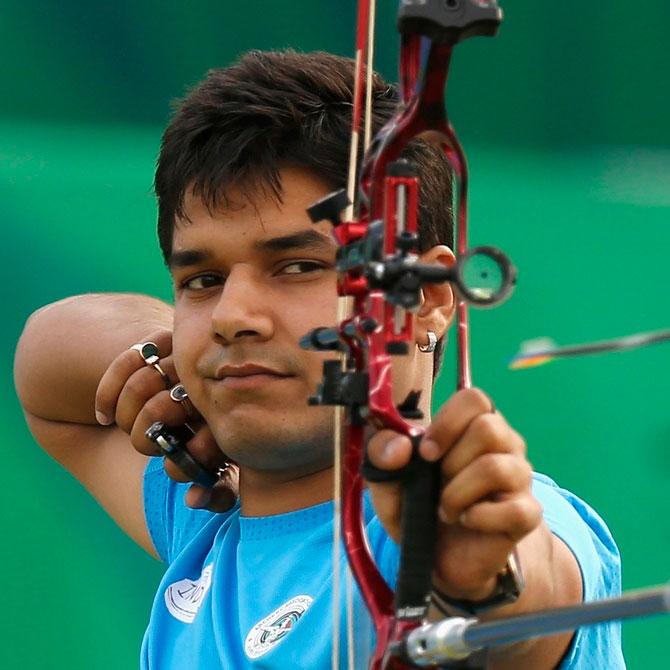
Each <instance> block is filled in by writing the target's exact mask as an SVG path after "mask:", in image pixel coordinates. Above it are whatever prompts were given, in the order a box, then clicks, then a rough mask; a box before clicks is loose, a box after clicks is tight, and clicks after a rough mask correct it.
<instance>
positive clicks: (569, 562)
mask: <svg viewBox="0 0 670 670" xmlns="http://www.w3.org/2000/svg"><path fill="white" fill-rule="evenodd" d="M411 449H412V447H411V443H410V441H409V439H407V438H405V437H398V436H394V434H393V433H392V432H390V431H382V432H380V433H377V435H375V436H374V437H373V438H372V439H371V440H370V442H369V444H368V452H369V454H370V459H371V460H372V462H373V464H374V465H375V466H377V467H381V468H384V469H390V470H393V469H397V468H399V467H403V466H404V465H405V464H406V463H407V461H408V460H409V458H410V456H411V453H412V452H411ZM420 452H421V455H422V456H423V457H424V458H426V459H427V460H431V461H434V462H439V464H440V468H441V472H442V475H443V488H442V491H441V495H440V505H439V516H440V521H439V528H438V546H437V550H436V560H435V566H434V568H435V569H434V574H433V579H434V583H435V586H436V587H437V588H438V589H439V591H440V592H442V593H443V594H445V596H446V599H447V600H451V601H454V602H458V601H470V602H471V603H476V602H484V601H486V600H487V598H488V597H489V596H490V595H492V594H493V593H494V592H495V590H496V576H497V574H498V573H499V572H500V571H501V570H502V569H503V568H504V567H505V564H506V562H507V559H508V556H509V555H510V553H511V552H512V551H513V550H514V549H516V550H517V551H518V555H519V559H520V563H521V566H522V569H523V572H524V576H525V579H526V588H525V589H524V591H523V593H522V594H521V596H520V597H519V599H518V600H517V601H516V602H514V603H513V604H511V605H507V606H505V607H497V608H495V609H491V610H489V611H487V612H486V614H485V615H484V616H482V618H483V619H495V618H498V617H501V616H506V615H512V614H521V613H524V612H532V611H536V610H539V609H544V608H549V607H559V606H562V605H568V604H573V603H578V602H580V601H581V599H582V582H581V573H580V569H579V566H578V564H577V561H576V559H575V557H574V556H573V555H572V553H571V551H570V550H569V549H568V548H567V546H566V545H565V544H564V543H563V542H562V541H561V540H560V539H559V538H558V537H556V536H555V535H553V534H552V533H551V531H550V530H549V528H548V527H547V525H546V524H545V523H544V521H543V518H542V507H541V505H540V503H539V502H538V501H537V500H536V499H535V497H534V496H533V494H532V489H531V486H532V468H531V466H530V464H529V463H528V461H527V459H526V445H525V443H524V441H523V439H522V438H521V436H520V435H518V433H516V432H515V431H514V430H513V429H512V428H511V427H510V426H509V425H508V424H507V422H506V421H505V420H504V418H503V417H502V415H500V414H499V413H498V412H495V410H493V408H492V403H491V401H490V400H489V399H488V397H487V396H486V395H485V394H483V393H482V392H481V391H478V390H476V389H471V390H467V391H460V392H458V393H456V394H455V395H454V396H453V397H452V398H451V399H450V400H449V401H448V402H447V403H446V404H445V405H444V406H443V407H442V408H441V409H440V411H439V412H438V413H437V414H436V416H435V417H433V420H432V422H431V425H430V426H429V428H428V429H427V432H426V436H425V438H424V440H423V442H422V445H421V447H420ZM370 489H371V492H372V497H373V502H374V505H375V510H376V512H377V514H378V516H379V518H380V521H381V522H382V523H383V525H384V527H385V528H386V530H387V532H388V533H389V534H390V535H391V537H393V538H394V539H396V540H399V539H400V535H401V533H400V506H401V490H400V486H399V485H398V484H396V483H384V484H371V485H370ZM571 638H572V635H571V634H563V635H558V636H554V637H549V638H542V639H538V640H531V641H528V642H523V643H519V644H515V645H511V646H508V647H504V648H501V649H499V650H495V651H492V652H491V654H490V657H489V662H488V666H487V667H488V668H490V669H491V670H493V669H494V668H495V670H507V669H508V668H510V669H513V670H516V669H517V668H533V670H550V669H552V668H555V667H557V665H558V664H559V663H560V661H561V658H562V657H563V656H564V654H565V652H566V650H567V649H568V646H569V643H570V640H571Z"/></svg>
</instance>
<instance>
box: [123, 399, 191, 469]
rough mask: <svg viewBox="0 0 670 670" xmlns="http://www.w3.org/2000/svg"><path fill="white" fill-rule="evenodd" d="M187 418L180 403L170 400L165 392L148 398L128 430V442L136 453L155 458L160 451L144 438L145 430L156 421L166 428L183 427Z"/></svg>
mask: <svg viewBox="0 0 670 670" xmlns="http://www.w3.org/2000/svg"><path fill="white" fill-rule="evenodd" d="M186 420H187V416H186V412H185V411H184V408H183V407H182V405H181V403H178V402H175V401H174V400H172V398H170V393H169V392H168V391H166V390H163V391H161V392H160V393H158V394H156V395H154V396H153V397H151V398H149V400H147V401H146V402H145V403H144V405H143V406H142V409H141V410H140V411H139V413H138V414H137V418H136V419H135V421H134V423H133V425H132V428H131V430H130V441H131V442H132V444H133V446H134V447H135V449H137V451H139V452H140V453H142V454H146V455H147V456H155V455H157V454H160V453H161V451H160V449H159V448H158V446H157V445H156V444H155V443H154V442H153V441H152V440H150V439H149V438H148V437H147V436H146V434H145V433H146V431H147V429H148V428H149V427H150V426H151V425H152V424H153V423H155V422H156V421H161V422H162V423H164V424H165V425H166V426H183V425H184V423H186Z"/></svg>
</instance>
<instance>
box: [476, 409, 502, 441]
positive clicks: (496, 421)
mask: <svg viewBox="0 0 670 670" xmlns="http://www.w3.org/2000/svg"><path fill="white" fill-rule="evenodd" d="M473 424H474V428H475V430H476V431H477V438H478V439H479V441H480V442H481V443H482V444H483V445H484V446H485V447H487V448H488V449H494V448H496V447H500V446H501V445H502V444H504V443H505V438H506V437H507V431H506V429H505V426H504V425H503V422H502V419H501V417H500V416H498V415H496V414H480V415H479V416H478V417H477V418H476V419H475V420H474V421H473Z"/></svg>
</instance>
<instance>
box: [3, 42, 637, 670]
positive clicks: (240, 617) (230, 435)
mask: <svg viewBox="0 0 670 670" xmlns="http://www.w3.org/2000/svg"><path fill="white" fill-rule="evenodd" d="M351 88H352V64H351V63H350V61H348V60H345V59H341V58H337V57H334V56H330V55H327V54H323V53H317V54H310V55H300V54H296V53H293V52H281V53H265V54H264V53H251V54H248V55H246V56H245V57H243V58H242V59H241V60H240V61H239V62H238V63H237V64H236V65H234V66H232V67H230V68H227V69H225V70H216V71H212V72H211V73H210V74H209V76H208V78H207V79H206V80H205V81H204V82H203V83H202V84H201V85H199V86H198V87H196V88H195V89H194V90H193V91H192V92H191V93H190V95H189V96H188V97H187V99H186V100H185V101H184V102H183V103H182V104H181V106H180V108H179V110H178V111H177V113H176V115H175V117H174V119H173V120H172V122H171V123H170V125H169V127H168V128H167V130H166V132H165V134H164V137H163V142H162V146H161V153H160V156H159V160H158V168H157V172H156V192H157V195H158V205H159V221H158V233H159V240H160V243H161V248H162V250H163V253H164V256H165V260H166V262H167V264H168V267H169V269H170V272H171V274H172V277H173V281H174V294H175V301H174V307H171V306H168V305H165V304H163V303H162V302H160V301H157V300H154V299H152V298H148V297H145V296H139V295H84V296H78V297H75V298H71V299H69V300H65V301H61V302H59V303H55V304H54V305H50V306H47V307H46V308H43V309H42V310H40V311H39V312H37V313H36V314H34V315H33V316H32V317H31V319H30V321H29V323H28V324H27V326H26V329H25V331H24V334H23V336H22V338H21V342H20V344H19V349H18V353H17V362H16V382H17V388H18V390H19V395H20V397H21V400H22V403H23V405H24V408H25V411H26V416H27V419H28V422H29V424H30V427H31V429H32V431H33V433H34V435H35V437H36V439H37V441H38V442H39V443H40V444H41V445H42V446H43V447H44V448H45V449H46V450H47V451H48V452H49V453H50V454H51V455H52V456H54V457H55V458H56V459H58V460H59V461H60V462H61V463H62V464H63V465H64V466H65V467H66V468H67V469H68V470H70V472H72V473H73V474H74V476H76V477H77V478H78V479H79V480H80V481H81V482H82V483H83V485H84V486H86V487H87V488H88V490H89V491H90V492H91V493H92V494H93V495H94V496H95V497H96V498H97V500H98V501H99V502H100V503H101V504H102V505H103V506H104V507H105V509H106V510H107V511H108V512H109V513H110V514H111V515H112V517H113V518H114V519H115V520H116V521H117V522H118V523H119V525H120V526H121V527H122V528H123V529H124V530H125V531H126V532H127V533H128V534H129V535H130V536H132V537H133V538H134V539H135V540H136V541H137V542H138V543H139V544H140V545H141V546H142V547H144V548H145V549H146V550H147V551H148V552H150V553H151V554H153V555H155V556H158V557H159V558H161V559H162V560H164V561H165V562H166V563H167V564H168V568H167V572H166V574H165V577H164V579H163V581H162V582H161V585H160V587H159V589H158V592H157V596H156V600H155V602H154V605H153V609H152V614H151V619H150V622H149V627H148V630H147V633H146V636H145V640H144V644H143V649H142V667H143V668H160V669H161V670H163V669H167V668H174V669H177V668H185V667H189V668H210V667H225V668H236V669H237V668H289V667H291V668H327V667H330V658H331V647H332V632H331V627H330V625H329V622H330V621H331V612H332V597H333V594H332V581H333V572H334V570H337V571H338V572H339V573H341V574H343V573H344V570H345V561H344V558H342V559H341V561H340V564H339V565H335V566H333V563H332V558H331V551H330V544H331V537H332V503H331V502H330V501H331V497H332V488H333V487H332V460H333V457H332V449H333V448H332V443H333V439H332V437H333V436H332V430H333V429H332V425H333V420H332V419H333V417H332V410H331V409H330V408H328V407H309V406H308V405H307V398H308V396H310V395H312V394H313V393H314V390H315V388H316V386H317V384H318V382H319V380H320V378H321V370H322V362H323V360H324V358H326V357H327V356H325V355H322V354H318V353H314V352H307V351H304V350H302V349H301V348H300V346H299V344H298V342H299V340H300V338H301V337H302V336H303V335H304V334H305V333H307V332H308V331H309V330H310V329H312V328H314V327H316V326H322V325H328V324H333V323H334V322H335V314H336V291H335V282H336V273H335V269H334V266H335V252H336V246H335V243H334V241H333V239H332V237H331V235H330V229H329V225H328V224H326V223H322V224H318V225H316V226H315V225H313V224H312V223H311V222H310V221H309V219H308V217H307V214H306V212H305V210H306V207H308V206H309V205H310V204H311V203H313V202H314V201H315V200H317V199H319V198H321V197H323V196H324V195H325V194H327V193H328V192H330V191H332V190H333V189H334V188H337V187H341V186H342V185H343V184H344V182H345V180H346V165H347V155H348V141H349V117H350V113H351V105H350V100H351ZM394 97H395V94H394V91H393V89H391V88H390V87H388V86H387V85H385V84H384V83H383V82H382V81H381V80H379V79H377V80H375V93H374V100H375V115H374V121H375V127H376V128H379V127H380V126H381V124H382V123H383V122H384V121H385V120H386V119H387V118H388V117H389V115H390V114H391V113H392V110H393V107H394V104H395V102H394ZM408 158H409V159H411V160H412V161H413V162H414V163H415V164H416V165H417V168H418V169H419V173H420V175H421V184H422V210H421V230H420V243H421V250H422V260H423V261H425V262H429V263H442V264H449V263H451V262H453V254H452V252H451V250H450V246H452V234H451V221H450V214H449V212H448V211H445V209H444V207H443V206H442V204H443V203H444V202H449V201H450V200H449V197H448V195H449V179H448V167H447V165H446V164H445V161H444V159H443V158H441V156H440V155H439V154H436V153H435V152H433V151H432V150H431V149H430V148H429V147H427V146H425V145H421V144H418V145H416V146H414V147H412V148H411V149H410V150H409V151H408ZM454 302H455V301H454V296H453V293H452V291H451V288H450V287H449V286H448V285H434V286H429V287H426V288H425V290H424V299H423V303H422V305H421V307H420V309H419V311H418V314H417V317H416V347H415V348H414V349H413V351H412V352H411V353H410V355H408V356H405V357H395V359H394V392H395V393H396V394H397V395H396V399H397V400H398V401H400V400H401V399H402V398H404V397H405V396H406V395H407V393H408V391H410V390H417V389H420V390H421V391H422V398H423V400H422V409H423V410H424V413H425V415H426V417H427V418H426V419H425V424H426V426H427V433H426V438H425V439H424V441H423V443H422V445H421V448H420V451H421V455H422V456H423V458H425V459H427V460H431V461H435V462H439V463H440V466H441V469H442V472H443V474H444V478H443V488H442V492H441V496H440V502H439V515H440V526H439V541H438V547H437V551H436V556H435V565H434V582H435V586H436V588H438V589H439V591H441V592H442V593H443V594H444V595H445V597H446V599H447V600H450V599H453V600H459V601H463V600H466V601H470V603H471V605H472V608H473V609H476V608H477V605H478V603H479V604H481V603H482V602H486V600H487V599H489V598H490V597H491V595H492V594H493V593H494V591H495V590H496V588H497V576H498V574H499V573H500V571H501V570H502V569H503V568H504V566H505V564H506V561H507V559H508V556H509V555H510V553H511V552H512V551H513V550H514V549H516V550H517V551H518V555H519V557H520V561H521V565H522V568H523V572H524V575H525V579H526V587H525V589H524V590H523V592H522V593H521V595H520V596H519V597H518V599H517V600H516V601H515V602H513V603H511V604H508V605H505V606H502V607H498V608H495V609H493V610H490V611H489V612H487V613H486V615H485V616H487V617H491V618H495V617H498V616H502V615H506V614H511V613H520V612H527V611H533V610H536V609H540V608H544V607H552V606H558V605H564V604H569V603H574V602H579V601H580V600H581V599H583V598H584V599H593V598H597V597H604V596H607V595H613V594H615V593H617V592H618V589H619V561H618V554H617V550H616V547H615V545H614V543H613V541H612V538H611V536H610V535H609V532H608V531H607V529H606V527H605V526H604V524H603V523H602V521H601V520H600V519H599V518H598V517H597V515H596V514H595V513H594V512H593V511H592V510H590V508H588V506H586V505H585V504H584V503H583V502H581V501H579V500H578V499H576V498H574V497H573V496H572V495H571V494H569V493H568V492H566V491H562V490H560V489H558V488H557V487H556V486H555V485H554V484H553V483H552V482H551V481H550V480H547V479H546V478H544V477H542V476H541V475H533V474H532V470H531V467H530V465H529V463H528V461H527V459H526V449H525V444H524V442H523V439H522V438H521V437H520V436H519V435H518V434H517V433H516V432H515V431H514V430H513V429H512V428H511V427H510V426H509V425H508V424H507V423H506V421H505V420H504V418H503V417H502V416H501V414H500V413H499V412H496V411H495V409H494V407H493V404H492V402H491V400H490V399H489V398H488V397H487V396H486V395H485V394H484V393H482V392H481V391H479V390H469V391H462V392H459V393H456V394H454V395H453V396H452V397H451V398H450V399H449V400H448V401H447V402H446V403H445V405H444V406H443V407H442V408H441V409H440V411H439V412H438V413H437V414H436V415H435V416H434V417H432V419H431V418H430V400H431V388H432V382H433V377H434V373H435V370H436V369H437V367H438V366H439V356H440V353H441V349H442V346H443V344H444V343H445V342H446V334H447V329H448V326H449V324H450V323H451V321H452V317H453V312H454ZM428 333H434V334H435V335H436V336H437V338H438V340H439V342H440V347H439V348H438V350H437V351H436V352H435V353H434V354H430V353H424V352H422V351H420V349H419V346H422V345H425V344H426V343H427V342H428V340H429V335H428ZM148 341H153V342H154V343H155V344H156V346H157V349H158V360H156V359H155V358H153V359H152V358H149V363H150V364H149V365H147V364H146V361H145V360H144V359H143V356H142V355H141V354H142V353H143V352H142V344H143V343H146V342H148ZM144 353H145V356H144V358H147V356H146V349H145V350H144ZM167 380H169V385H170V386H171V385H173V384H176V382H177V381H179V382H181V384H183V386H184V387H185V389H186V390H187V391H188V395H189V399H190V403H192V406H190V405H188V404H187V403H184V402H178V401H175V399H173V398H172V397H171V396H170V393H169V391H168V389H167V388H166V381H167ZM173 395H174V394H173ZM194 408H195V409H197V415H196V413H195V409H194ZM157 420H160V421H163V422H165V423H166V424H167V425H169V426H179V425H182V424H184V423H185V422H189V424H190V425H192V426H193V427H194V428H195V429H196V430H197V432H196V435H195V437H194V438H193V439H192V440H191V441H190V442H189V444H188V447H189V451H190V452H191V454H192V455H193V456H194V457H195V458H196V459H197V460H198V461H199V462H201V463H202V464H203V465H205V466H206V467H207V468H208V469H210V470H211V471H216V470H217V469H218V468H220V467H223V466H225V463H226V462H227V461H228V460H229V459H232V460H233V461H234V462H235V463H236V464H237V468H239V501H238V502H235V488H236V482H235V476H236V473H237V468H233V467H228V468H226V469H225V471H224V474H223V476H222V477H221V480H220V481H219V484H217V486H216V487H215V489H214V491H213V493H212V494H210V493H209V492H207V491H206V490H205V489H203V488H201V487H198V486H193V487H191V488H190V489H188V486H187V485H186V484H177V483H175V481H173V480H179V481H182V482H185V481H187V480H188V477H186V476H185V474H184V473H183V472H180V471H179V469H178V468H176V467H175V466H174V464H173V463H171V462H169V461H166V462H165V463H163V461H161V460H160V459H148V458H147V456H152V455H156V453H157V451H156V448H155V445H154V444H153V443H152V442H150V441H149V440H148V439H147V438H146V437H145V431H146V429H147V428H148V427H149V426H150V425H151V424H152V423H153V422H154V421H157ZM368 449H369V454H370V458H371V460H372V462H373V463H374V464H375V465H376V466H377V467H380V468H384V469H391V470H392V469H397V468H399V467H402V465H404V463H405V462H406V461H407V459H408V458H409V454H410V447H409V443H408V442H407V440H405V439H404V438H399V439H398V438H397V436H394V435H393V434H391V433H389V432H388V431H383V432H381V433H378V434H376V435H374V436H372V437H371V439H370V441H369V444H368ZM166 471H167V475H170V477H172V479H170V478H169V477H168V476H167V475H166ZM187 489H188V492H187ZM185 496H186V498H185ZM370 496H371V500H372V503H370V499H366V528H367V533H368V538H369V540H370V545H371V547H372V550H373V553H374V555H375V558H376V560H377V563H378V564H379V566H380V568H381V570H382V572H383V574H384V576H385V578H386V579H387V580H388V581H389V582H390V583H393V581H394V579H395V576H396V571H397V558H398V555H397V554H398V550H397V545H396V541H397V540H398V539H399V535H400V531H399V522H398V511H399V507H400V499H399V491H398V488H397V487H396V486H395V485H393V484H375V485H372V484H371V485H370ZM341 597H343V595H342V594H341ZM341 612H342V620H343V621H344V617H345V606H344V602H342V607H341ZM355 623H356V631H355V637H354V646H355V650H354V651H355V653H354V656H355V658H356V662H357V663H358V667H362V668H364V667H366V665H367V662H368V658H369V654H370V650H371V645H372V639H371V637H372V636H371V633H370V624H369V620H368V617H367V615H366V613H365V611H364V609H363V607H362V605H361V602H360V599H358V598H357V599H356V602H355ZM340 645H341V653H340V658H341V659H346V658H347V653H346V652H347V649H346V646H347V641H346V636H342V639H341V640H340ZM342 663H343V664H344V660H343V661H342ZM559 666H560V667H562V668H580V669H582V668H583V669H586V668H594V667H602V668H605V667H606V668H609V669H615V668H622V667H624V665H623V659H622V656H621V648H620V637H619V627H618V625H616V624H612V625H607V626H602V627H599V628H592V629H584V630H581V631H578V632H577V633H576V634H575V635H574V636H571V635H562V636H556V637H552V638H547V639H543V640H536V641H530V642H527V643H522V644H518V645H514V646H511V647H508V648H505V649H501V650H496V651H494V652H492V653H491V654H490V656H489V659H488V664H487V667H488V668H495V669H506V668H532V669H533V670H541V669H544V668H554V667H559ZM342 667H344V665H343V666H342Z"/></svg>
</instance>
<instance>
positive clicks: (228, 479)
mask: <svg viewBox="0 0 670 670" xmlns="http://www.w3.org/2000/svg"><path fill="white" fill-rule="evenodd" d="M238 478H239V473H238V469H237V467H236V466H234V465H231V466H229V467H228V468H226V470H225V472H224V473H223V474H222V475H221V478H220V479H219V481H218V482H217V483H216V484H215V485H214V486H213V488H211V489H207V488H203V487H202V486H198V485H197V484H193V485H192V486H191V487H190V488H189V490H188V491H187V492H186V496H185V498H184V500H185V502H186V504H187V505H188V506H189V507H191V508H193V509H207V510H209V511H210V512H227V511H228V510H229V509H230V508H231V507H232V506H233V505H234V504H235V502H236V501H237V495H238Z"/></svg>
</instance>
